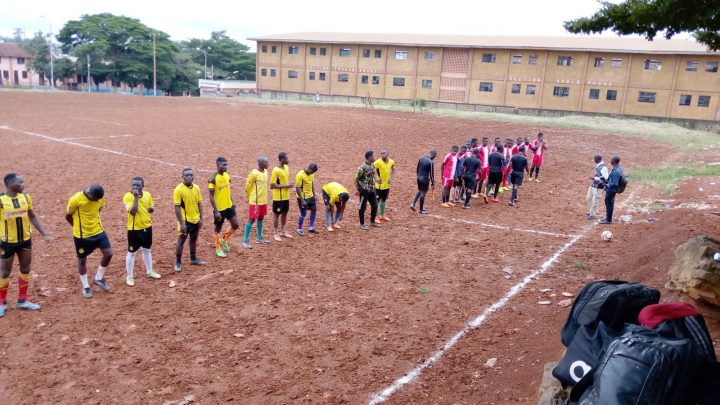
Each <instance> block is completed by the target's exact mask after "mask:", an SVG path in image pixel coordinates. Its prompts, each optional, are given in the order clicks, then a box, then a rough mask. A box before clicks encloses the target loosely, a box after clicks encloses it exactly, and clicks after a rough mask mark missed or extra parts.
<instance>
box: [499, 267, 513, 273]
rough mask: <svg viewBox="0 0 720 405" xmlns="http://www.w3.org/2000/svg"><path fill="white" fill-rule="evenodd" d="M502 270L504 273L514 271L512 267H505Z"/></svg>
mask: <svg viewBox="0 0 720 405" xmlns="http://www.w3.org/2000/svg"><path fill="white" fill-rule="evenodd" d="M502 271H503V273H507V274H512V273H513V271H512V269H511V268H510V267H505V268H504V269H502Z"/></svg>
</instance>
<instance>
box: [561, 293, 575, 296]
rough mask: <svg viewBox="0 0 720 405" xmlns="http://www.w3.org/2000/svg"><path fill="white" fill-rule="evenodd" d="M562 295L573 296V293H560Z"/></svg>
mask: <svg viewBox="0 0 720 405" xmlns="http://www.w3.org/2000/svg"><path fill="white" fill-rule="evenodd" d="M562 296H563V297H574V296H575V295H574V294H573V293H569V292H563V293H562Z"/></svg>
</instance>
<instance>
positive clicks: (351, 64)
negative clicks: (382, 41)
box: [328, 45, 358, 69]
mask: <svg viewBox="0 0 720 405" xmlns="http://www.w3.org/2000/svg"><path fill="white" fill-rule="evenodd" d="M343 48H347V49H350V56H349V57H343V56H340V50H341V49H343ZM328 51H330V50H329V49H328ZM357 63H358V46H357V45H333V46H332V66H333V68H338V67H342V68H353V69H354V68H357Z"/></svg>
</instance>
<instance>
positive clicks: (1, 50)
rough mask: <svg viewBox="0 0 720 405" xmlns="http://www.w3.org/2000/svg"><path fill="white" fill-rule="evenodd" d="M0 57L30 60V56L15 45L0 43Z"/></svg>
mask: <svg viewBox="0 0 720 405" xmlns="http://www.w3.org/2000/svg"><path fill="white" fill-rule="evenodd" d="M0 57H6V58H32V54H31V53H30V52H28V51H26V50H25V49H23V48H21V47H20V46H19V45H16V44H6V43H0Z"/></svg>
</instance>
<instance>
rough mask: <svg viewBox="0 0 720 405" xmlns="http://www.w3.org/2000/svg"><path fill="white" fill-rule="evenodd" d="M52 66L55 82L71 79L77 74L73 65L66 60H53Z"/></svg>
mask: <svg viewBox="0 0 720 405" xmlns="http://www.w3.org/2000/svg"><path fill="white" fill-rule="evenodd" d="M53 65H54V66H53V68H54V69H53V70H54V76H55V80H58V79H67V78H71V77H73V76H75V73H76V72H77V69H76V67H75V63H73V61H71V60H70V59H68V58H58V59H55V60H54V62H53Z"/></svg>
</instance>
